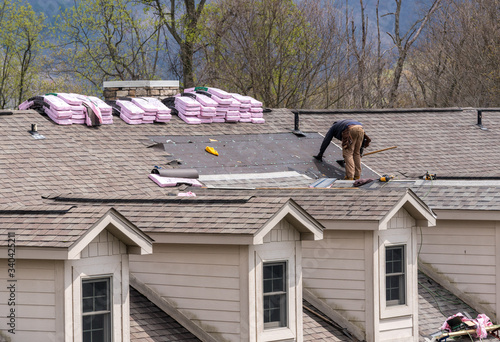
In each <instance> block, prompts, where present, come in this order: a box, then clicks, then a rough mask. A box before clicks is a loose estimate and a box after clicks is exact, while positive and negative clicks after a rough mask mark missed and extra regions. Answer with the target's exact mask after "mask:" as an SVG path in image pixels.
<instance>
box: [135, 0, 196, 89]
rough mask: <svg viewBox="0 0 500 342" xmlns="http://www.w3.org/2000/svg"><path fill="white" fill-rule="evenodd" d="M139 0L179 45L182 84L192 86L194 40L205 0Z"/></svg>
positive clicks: (193, 81)
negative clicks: (156, 17) (151, 11)
mask: <svg viewBox="0 0 500 342" xmlns="http://www.w3.org/2000/svg"><path fill="white" fill-rule="evenodd" d="M140 1H141V2H142V3H143V4H144V5H146V6H147V7H146V8H150V9H152V10H153V12H154V14H155V15H157V16H158V17H159V18H160V20H161V23H162V24H163V25H165V27H166V28H167V29H168V32H169V33H170V34H171V35H172V37H173V38H174V40H175V41H176V42H177V44H178V45H179V55H180V60H181V63H182V75H183V86H184V87H185V88H189V87H193V86H194V85H195V74H194V65H193V58H194V54H195V52H196V51H195V50H196V48H195V42H196V40H197V39H198V34H199V31H200V28H199V26H198V21H199V19H200V16H201V15H202V13H203V9H204V7H205V2H206V0H184V1H175V0H169V1H167V0H164V1H163V0H140ZM181 4H184V6H182V5H181Z"/></svg>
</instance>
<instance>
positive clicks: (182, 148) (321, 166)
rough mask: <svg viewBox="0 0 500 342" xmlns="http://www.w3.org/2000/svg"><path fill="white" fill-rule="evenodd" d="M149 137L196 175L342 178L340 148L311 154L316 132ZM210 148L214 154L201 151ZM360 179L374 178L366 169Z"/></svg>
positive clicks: (319, 139) (314, 150)
mask: <svg viewBox="0 0 500 342" xmlns="http://www.w3.org/2000/svg"><path fill="white" fill-rule="evenodd" d="M150 139H151V140H152V141H153V144H154V143H158V144H156V145H155V146H154V147H156V148H158V147H159V146H161V144H163V148H164V150H165V151H166V152H167V153H169V154H170V155H171V158H173V159H181V160H182V167H184V168H195V169H197V170H198V172H199V173H200V175H214V174H226V173H233V174H234V173H240V174H241V173H261V172H282V171H297V172H299V173H301V174H306V175H308V176H310V177H311V178H313V179H316V178H322V177H327V178H339V179H343V178H344V173H345V171H344V168H342V167H340V165H339V164H337V163H336V160H337V159H342V152H341V150H340V149H339V148H338V147H336V146H335V145H333V144H331V145H330V147H329V148H328V149H327V150H326V153H325V155H324V159H323V162H319V161H317V160H316V159H314V158H313V157H312V156H313V155H315V154H317V153H318V151H319V147H320V145H321V143H322V142H323V136H321V135H320V134H318V133H305V136H304V137H298V136H296V135H294V134H292V133H275V134H251V135H223V136H217V135H211V136H175V137H174V136H154V137H150ZM207 146H209V147H213V148H214V149H215V150H216V151H217V152H218V154H219V155H218V156H215V155H213V154H210V153H208V152H206V151H205V148H206V147H207ZM362 178H378V176H377V174H375V173H374V172H373V171H371V170H370V169H368V168H364V169H363V173H362Z"/></svg>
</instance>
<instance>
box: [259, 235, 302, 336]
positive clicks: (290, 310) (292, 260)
mask: <svg viewBox="0 0 500 342" xmlns="http://www.w3.org/2000/svg"><path fill="white" fill-rule="evenodd" d="M299 244H300V242H299ZM269 245H270V244H264V245H260V246H254V247H253V249H254V253H252V254H254V256H255V258H254V265H253V266H254V267H253V269H254V270H255V297H254V298H255V299H254V300H253V301H252V302H254V303H255V315H252V316H253V317H255V319H256V326H257V338H256V340H257V341H259V342H260V341H263V342H264V341H281V340H289V339H291V340H296V339H297V331H298V330H299V331H302V330H301V329H298V327H297V323H298V322H297V305H299V304H298V303H297V301H299V300H300V309H301V308H302V295H301V293H300V298H297V296H298V295H299V294H298V291H302V285H301V284H298V282H299V281H300V280H297V279H296V267H297V263H296V260H297V259H296V258H300V257H301V256H300V255H299V256H296V254H295V253H296V250H297V247H296V243H295V242H283V243H273V244H272V245H273V247H271V246H269ZM299 261H300V260H299ZM273 262H286V273H287V280H286V282H287V309H286V310H287V311H286V314H287V325H286V326H285V327H277V328H264V281H263V269H264V268H263V265H264V263H273ZM299 266H300V263H299ZM300 315H302V311H300ZM299 323H302V322H299Z"/></svg>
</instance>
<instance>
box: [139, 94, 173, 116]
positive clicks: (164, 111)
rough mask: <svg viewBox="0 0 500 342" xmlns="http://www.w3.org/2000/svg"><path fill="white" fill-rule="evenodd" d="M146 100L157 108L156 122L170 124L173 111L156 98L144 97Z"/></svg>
mask: <svg viewBox="0 0 500 342" xmlns="http://www.w3.org/2000/svg"><path fill="white" fill-rule="evenodd" d="M143 99H144V100H146V101H148V102H149V103H150V104H152V105H153V106H154V107H155V108H156V118H155V121H156V122H169V121H170V119H171V118H172V114H171V112H172V111H171V110H170V108H168V107H167V106H165V105H164V104H163V103H162V102H161V101H160V100H158V99H157V98H154V97H143Z"/></svg>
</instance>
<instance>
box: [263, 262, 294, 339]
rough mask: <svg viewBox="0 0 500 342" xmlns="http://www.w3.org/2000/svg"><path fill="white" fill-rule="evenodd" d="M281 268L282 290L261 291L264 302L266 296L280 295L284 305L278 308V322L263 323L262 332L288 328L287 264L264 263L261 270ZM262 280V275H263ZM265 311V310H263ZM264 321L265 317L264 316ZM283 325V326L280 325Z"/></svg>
mask: <svg viewBox="0 0 500 342" xmlns="http://www.w3.org/2000/svg"><path fill="white" fill-rule="evenodd" d="M278 265H279V266H283V277H284V283H285V284H284V290H282V291H278V292H265V289H264V290H263V293H262V297H263V299H264V300H265V298H266V297H267V296H273V295H280V296H283V295H284V297H285V300H284V303H281V305H280V306H281V307H280V316H281V317H280V321H279V322H268V323H266V322H264V330H270V329H276V328H283V327H287V326H288V302H289V298H288V283H289V282H288V263H287V262H286V261H273V262H264V263H262V268H263V269H264V268H265V267H266V266H268V267H269V266H278ZM262 278H263V280H265V279H264V275H263V277H262ZM263 310H264V311H265V308H264V309H263ZM264 320H265V315H264ZM282 323H284V325H283V326H281V324H282Z"/></svg>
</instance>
